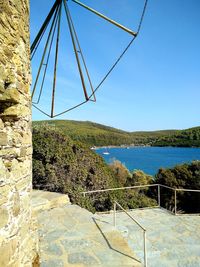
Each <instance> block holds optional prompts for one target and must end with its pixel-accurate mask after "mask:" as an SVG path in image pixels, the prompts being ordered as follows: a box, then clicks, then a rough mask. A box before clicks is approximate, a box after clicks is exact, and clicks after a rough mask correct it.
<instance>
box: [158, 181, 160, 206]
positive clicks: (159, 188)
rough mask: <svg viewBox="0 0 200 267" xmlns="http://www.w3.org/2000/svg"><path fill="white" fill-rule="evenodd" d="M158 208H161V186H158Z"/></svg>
mask: <svg viewBox="0 0 200 267" xmlns="http://www.w3.org/2000/svg"><path fill="white" fill-rule="evenodd" d="M158 206H159V207H160V185H159V184H158Z"/></svg>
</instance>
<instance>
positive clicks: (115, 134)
mask: <svg viewBox="0 0 200 267" xmlns="http://www.w3.org/2000/svg"><path fill="white" fill-rule="evenodd" d="M43 123H44V122H43V121H38V122H34V123H33V124H34V125H40V124H43ZM45 123H47V124H49V125H51V126H55V127H56V128H59V129H60V130H61V131H62V132H63V133H64V134H65V135H68V136H69V137H70V138H72V139H73V140H74V141H80V142H83V143H85V144H87V145H89V146H109V145H117V146H118V145H131V144H133V145H151V146H179V147H200V127H195V128H191V129H187V130H165V131H153V132H126V131H122V130H119V129H115V128H112V127H108V126H105V125H101V124H97V123H93V122H87V121H86V122H83V121H69V120H55V121H45Z"/></svg>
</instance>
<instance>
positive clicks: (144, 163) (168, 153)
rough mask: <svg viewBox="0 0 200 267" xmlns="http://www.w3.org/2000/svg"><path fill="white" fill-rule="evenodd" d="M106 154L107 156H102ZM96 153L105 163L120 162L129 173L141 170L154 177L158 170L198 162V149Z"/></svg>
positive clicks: (110, 149)
mask: <svg viewBox="0 0 200 267" xmlns="http://www.w3.org/2000/svg"><path fill="white" fill-rule="evenodd" d="M105 152H108V153H107V154H103V153H105ZM96 153H98V154H99V155H101V156H102V157H103V158H104V159H105V161H106V162H107V163H112V162H113V161H114V160H119V161H121V162H122V163H123V164H124V165H125V166H126V167H127V168H128V169H129V170H130V171H132V170H134V169H138V170H143V171H144V172H145V173H147V174H150V175H155V174H156V173H157V171H158V169H159V168H168V167H169V168H170V167H174V166H175V165H177V164H182V163H189V162H191V161H193V160H200V148H177V147H130V148H128V149H127V148H106V149H105V148H98V149H96Z"/></svg>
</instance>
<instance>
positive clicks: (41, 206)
mask: <svg viewBox="0 0 200 267" xmlns="http://www.w3.org/2000/svg"><path fill="white" fill-rule="evenodd" d="M31 204H32V208H33V212H34V213H38V212H41V211H44V210H49V209H52V208H57V207H62V206H65V205H68V204H71V203H70V200H69V197H68V195H65V194H60V193H54V192H48V191H42V190H33V192H32V195H31Z"/></svg>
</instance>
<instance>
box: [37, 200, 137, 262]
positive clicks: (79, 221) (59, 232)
mask: <svg viewBox="0 0 200 267" xmlns="http://www.w3.org/2000/svg"><path fill="white" fill-rule="evenodd" d="M37 216H38V228H39V236H40V237H39V239H40V262H41V267H47V266H48V267H51V266H53V267H57V266H61V267H89V266H92V267H95V266H97V267H98V266H99V267H103V266H104V267H109V266H110V267H141V266H142V265H141V263H140V261H139V260H138V259H137V258H136V256H135V254H134V252H133V250H132V249H131V248H130V246H129V245H128V243H127V241H126V239H125V238H124V237H123V236H122V235H121V233H120V232H119V231H118V230H116V229H115V228H114V227H113V226H112V225H111V224H108V223H107V222H104V221H103V220H102V219H101V217H100V216H99V215H94V214H92V213H90V212H89V211H87V210H85V209H82V208H81V207H79V206H77V205H64V206H62V207H58V208H52V209H48V210H41V212H38V214H37Z"/></svg>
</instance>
